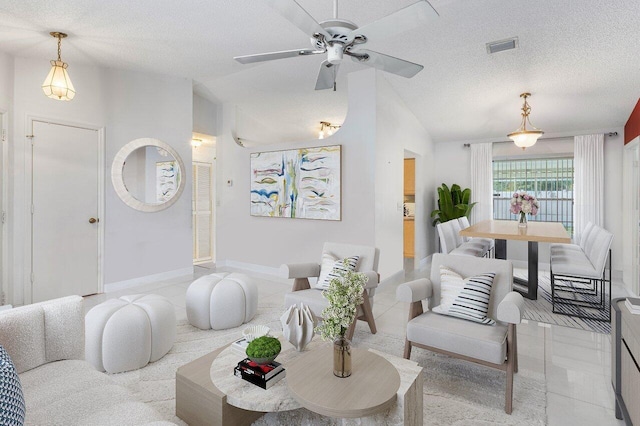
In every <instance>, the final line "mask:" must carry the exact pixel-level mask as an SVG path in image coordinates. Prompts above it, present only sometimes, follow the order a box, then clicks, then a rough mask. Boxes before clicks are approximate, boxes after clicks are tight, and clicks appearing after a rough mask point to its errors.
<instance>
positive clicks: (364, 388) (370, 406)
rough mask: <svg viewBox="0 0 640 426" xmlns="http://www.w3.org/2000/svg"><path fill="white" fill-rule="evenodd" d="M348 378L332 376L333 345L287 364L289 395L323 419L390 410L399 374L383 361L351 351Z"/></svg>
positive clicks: (357, 350)
mask: <svg viewBox="0 0 640 426" xmlns="http://www.w3.org/2000/svg"><path fill="white" fill-rule="evenodd" d="M351 351H352V357H351V365H352V366H353V368H352V374H351V376H350V377H346V378H339V377H336V376H334V375H333V345H324V346H322V347H321V348H318V349H314V350H312V351H309V352H307V353H305V354H303V355H301V356H299V357H297V358H295V359H294V360H292V361H291V362H290V363H289V364H287V367H286V368H287V385H288V386H289V391H290V392H291V395H292V396H293V397H294V398H295V399H296V400H297V401H298V402H299V403H300V405H302V406H303V407H305V408H306V409H308V410H311V411H313V412H316V413H318V414H322V415H324V416H330V417H339V418H354V417H363V416H369V415H371V414H374V413H377V412H379V411H382V410H384V409H386V408H389V407H390V406H391V405H392V404H393V403H394V402H395V401H396V394H397V392H398V389H399V388H400V374H399V373H398V370H396V368H395V367H394V366H393V365H392V364H391V363H390V362H389V361H387V360H386V359H384V358H382V357H381V356H379V355H377V354H375V353H373V352H370V351H368V350H366V349H356V348H352V349H351Z"/></svg>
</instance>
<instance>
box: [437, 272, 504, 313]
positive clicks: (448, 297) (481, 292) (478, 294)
mask: <svg viewBox="0 0 640 426" xmlns="http://www.w3.org/2000/svg"><path fill="white" fill-rule="evenodd" d="M495 276H496V274H495V272H487V273H484V274H479V275H475V276H473V277H469V278H462V276H461V275H460V274H458V273H457V272H454V271H452V270H451V269H449V268H447V267H445V266H440V305H438V306H435V307H434V308H433V309H432V310H433V312H435V313H437V314H442V315H450V316H452V317H457V318H462V319H466V320H469V321H474V322H479V323H480V324H486V325H494V324H495V323H496V322H495V321H494V320H492V319H491V318H489V317H488V316H487V312H488V311H489V300H490V299H491V287H492V286H493V279H494V278H495Z"/></svg>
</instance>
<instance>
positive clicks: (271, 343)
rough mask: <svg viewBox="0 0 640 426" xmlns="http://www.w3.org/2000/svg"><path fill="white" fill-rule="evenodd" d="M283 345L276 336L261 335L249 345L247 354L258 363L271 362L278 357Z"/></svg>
mask: <svg viewBox="0 0 640 426" xmlns="http://www.w3.org/2000/svg"><path fill="white" fill-rule="evenodd" d="M281 349H282V346H281V345H280V341H279V340H278V339H276V338H275V337H271V336H261V337H258V338H256V339H253V340H252V341H251V342H249V345H248V346H247V350H246V352H247V356H248V357H249V359H250V360H251V361H253V362H255V363H256V364H269V363H270V362H271V361H273V360H274V359H276V357H277V356H278V354H279V353H280V350H281Z"/></svg>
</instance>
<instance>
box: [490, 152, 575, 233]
mask: <svg viewBox="0 0 640 426" xmlns="http://www.w3.org/2000/svg"><path fill="white" fill-rule="evenodd" d="M516 191H526V192H527V193H529V194H531V195H533V196H534V197H536V198H537V199H538V202H539V203H540V209H539V211H538V214H537V215H536V216H530V217H529V220H531V221H540V222H561V223H562V224H563V225H564V227H565V228H566V229H567V232H569V234H570V235H573V158H572V157H564V158H528V159H518V160H495V161H494V162H493V218H494V219H506V220H513V219H514V218H515V215H514V214H513V213H511V212H510V211H509V207H510V203H511V196H512V195H513V193H514V192H516Z"/></svg>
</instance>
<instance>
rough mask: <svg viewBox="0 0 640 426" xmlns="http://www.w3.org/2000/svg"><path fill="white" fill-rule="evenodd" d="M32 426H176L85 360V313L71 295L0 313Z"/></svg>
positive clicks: (2, 341) (0, 337) (0, 341)
mask: <svg viewBox="0 0 640 426" xmlns="http://www.w3.org/2000/svg"><path fill="white" fill-rule="evenodd" d="M0 345H2V346H3V347H4V348H5V349H6V350H7V352H8V353H9V355H10V356H11V359H12V360H13V363H14V364H15V366H16V369H17V371H18V373H19V376H20V381H21V383H22V389H23V393H24V397H25V403H26V424H28V425H124V424H126V425H148V426H151V425H153V426H160V425H173V423H169V422H165V421H162V416H161V415H160V414H159V413H158V412H157V411H155V410H154V409H153V408H152V407H151V406H149V405H147V404H144V403H143V402H140V401H138V400H137V399H136V398H135V397H134V396H133V394H132V393H131V392H130V391H129V390H128V389H126V388H124V387H122V386H120V385H118V384H116V382H115V381H113V380H112V379H111V378H110V377H109V376H107V375H106V374H103V373H100V372H98V371H96V370H95V369H94V368H93V367H92V366H91V365H90V364H89V363H87V362H86V361H84V309H83V300H82V298H81V297H79V296H69V297H64V298H61V299H55V300H51V301H48V302H42V303H35V304H33V305H27V306H22V307H19V308H14V309H10V310H7V311H2V312H0Z"/></svg>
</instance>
